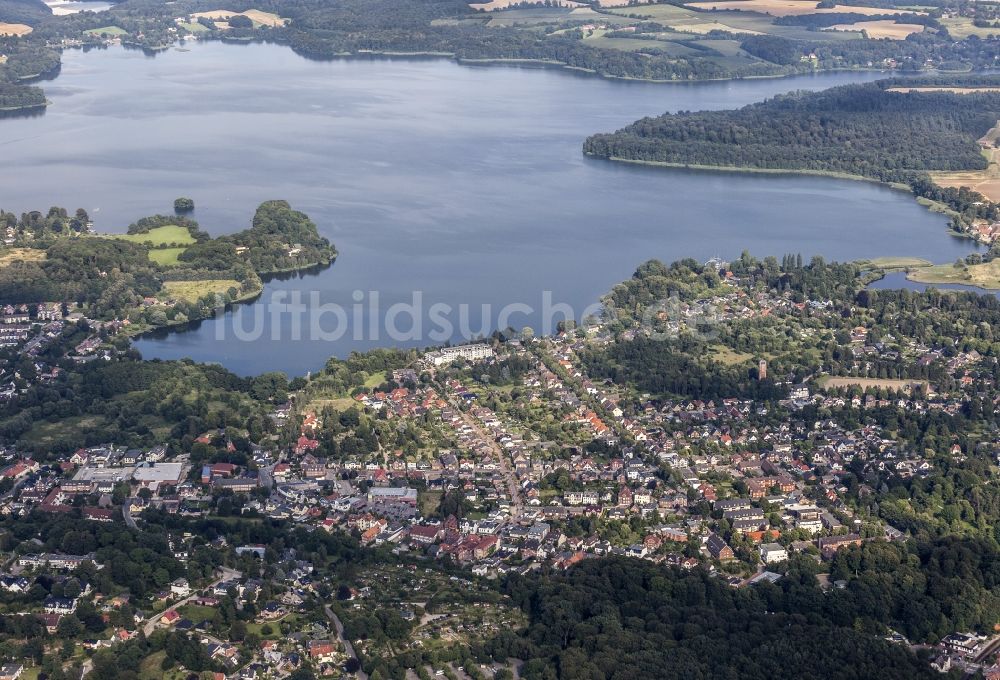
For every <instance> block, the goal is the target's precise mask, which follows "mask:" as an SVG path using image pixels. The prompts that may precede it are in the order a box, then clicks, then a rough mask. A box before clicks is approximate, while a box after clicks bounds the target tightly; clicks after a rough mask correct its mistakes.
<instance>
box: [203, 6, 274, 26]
mask: <svg viewBox="0 0 1000 680" xmlns="http://www.w3.org/2000/svg"><path fill="white" fill-rule="evenodd" d="M236 15H243V16H245V17H246V18H247V19H249V20H250V21H252V22H253V25H254V28H259V27H261V26H271V27H274V26H284V25H285V23H286V22H287V21H288V19H285V18H283V17H279V16H278V15H277V14H272V13H271V12H263V11H261V10H259V9H248V10H247V11H245V12H231V11H229V10H227V9H215V10H212V11H210V12H197V13H195V14H192V15H191V17H192V18H194V19H211V20H212V21H216V20H218V21H223V22H224V21H226V20H227V19H229V18H230V17H234V16H236Z"/></svg>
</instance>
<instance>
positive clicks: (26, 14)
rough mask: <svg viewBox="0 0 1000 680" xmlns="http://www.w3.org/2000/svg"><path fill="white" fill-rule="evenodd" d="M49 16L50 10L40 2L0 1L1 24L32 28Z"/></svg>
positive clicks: (31, 0)
mask: <svg viewBox="0 0 1000 680" xmlns="http://www.w3.org/2000/svg"><path fill="white" fill-rule="evenodd" d="M50 16H52V10H50V9H49V7H48V5H46V4H45V3H44V2H42V0H0V22H3V23H9V24H28V25H29V26H34V25H35V24H36V23H37V22H39V21H41V20H43V19H46V18H48V17H50Z"/></svg>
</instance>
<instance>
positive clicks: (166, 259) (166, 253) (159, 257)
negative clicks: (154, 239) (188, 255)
mask: <svg viewBox="0 0 1000 680" xmlns="http://www.w3.org/2000/svg"><path fill="white" fill-rule="evenodd" d="M185 250H187V248H153V249H152V250H150V251H149V259H150V260H152V261H153V262H155V263H156V264H158V265H162V266H164V267H173V266H174V265H177V264H180V259H179V258H180V255H181V253H183V252H184V251H185Z"/></svg>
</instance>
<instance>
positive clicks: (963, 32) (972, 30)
mask: <svg viewBox="0 0 1000 680" xmlns="http://www.w3.org/2000/svg"><path fill="white" fill-rule="evenodd" d="M941 23H942V24H944V26H945V28H947V29H948V33H950V34H951V37H952V38H954V39H955V40H964V39H965V38H968V37H969V36H970V35H974V36H978V37H980V38H988V37H990V36H991V35H1000V28H980V27H979V26H974V25H973V23H972V18H971V17H951V18H948V19H941Z"/></svg>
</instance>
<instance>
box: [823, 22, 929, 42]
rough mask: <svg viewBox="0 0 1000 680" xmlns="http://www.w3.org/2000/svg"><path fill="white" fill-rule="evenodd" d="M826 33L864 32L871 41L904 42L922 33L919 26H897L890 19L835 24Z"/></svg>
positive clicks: (921, 28) (922, 28)
mask: <svg viewBox="0 0 1000 680" xmlns="http://www.w3.org/2000/svg"><path fill="white" fill-rule="evenodd" d="M825 30H827V31H864V32H865V33H867V34H868V37H869V38H871V39H872V40H879V39H882V38H888V39H889V40H906V38H907V37H908V36H911V35H913V34H914V33H923V30H924V27H923V26H922V25H921V24H897V23H895V22H893V21H892V20H890V19H880V20H878V21H859V22H857V23H854V24H837V25H835V26H830V27H829V28H827V29H825Z"/></svg>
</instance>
